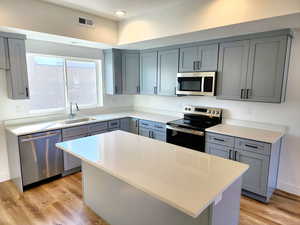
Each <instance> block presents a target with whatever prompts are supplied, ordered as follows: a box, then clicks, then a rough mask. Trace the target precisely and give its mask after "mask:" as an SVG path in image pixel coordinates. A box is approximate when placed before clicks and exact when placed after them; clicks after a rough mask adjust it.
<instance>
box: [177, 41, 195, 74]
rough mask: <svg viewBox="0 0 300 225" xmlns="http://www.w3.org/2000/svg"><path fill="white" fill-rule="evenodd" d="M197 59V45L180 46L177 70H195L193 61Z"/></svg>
mask: <svg viewBox="0 0 300 225" xmlns="http://www.w3.org/2000/svg"><path fill="white" fill-rule="evenodd" d="M197 60H198V47H197V46H193V47H186V48H180V59H179V72H193V71H195V62H196V61H197Z"/></svg>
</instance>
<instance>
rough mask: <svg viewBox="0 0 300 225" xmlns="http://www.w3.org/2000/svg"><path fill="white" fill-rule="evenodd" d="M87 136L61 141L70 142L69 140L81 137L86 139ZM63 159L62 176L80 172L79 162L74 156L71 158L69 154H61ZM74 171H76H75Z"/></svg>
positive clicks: (80, 136)
mask: <svg viewBox="0 0 300 225" xmlns="http://www.w3.org/2000/svg"><path fill="white" fill-rule="evenodd" d="M87 136H88V135H84V134H83V135H78V136H74V137H67V138H63V141H70V140H75V139H78V138H83V137H87ZM63 153H64V154H63V156H64V157H63V158H64V175H67V174H70V173H73V172H77V171H79V170H80V167H81V160H80V159H79V158H77V157H75V156H72V155H71V154H69V153H67V152H65V151H64V152H63ZM75 170H76V171H75Z"/></svg>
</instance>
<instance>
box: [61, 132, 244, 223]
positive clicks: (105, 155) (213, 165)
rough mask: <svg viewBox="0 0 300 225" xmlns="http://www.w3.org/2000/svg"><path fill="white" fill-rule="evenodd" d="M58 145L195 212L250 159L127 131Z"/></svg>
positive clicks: (235, 176)
mask: <svg viewBox="0 0 300 225" xmlns="http://www.w3.org/2000/svg"><path fill="white" fill-rule="evenodd" d="M57 147H58V148H60V149H62V150H64V151H66V152H68V153H70V154H72V155H74V156H76V157H78V158H80V159H81V160H83V161H85V162H87V163H89V164H91V165H93V166H95V167H98V168H99V169H101V170H103V171H106V172H107V173H109V174H111V175H112V176H115V177H117V178H119V179H121V180H123V181H124V182H126V183H128V184H130V185H132V186H134V187H136V188H138V189H140V190H142V191H144V192H145V193H147V194H149V195H151V196H153V197H155V198H157V199H159V200H161V201H163V202H165V203H166V204H169V205H171V206H172V207H174V208H177V209H179V210H181V211H183V212H184V213H186V214H188V215H190V216H193V217H197V216H198V215H200V214H201V212H202V211H203V210H204V209H206V208H207V207H208V206H209V205H210V204H211V203H213V202H214V201H215V200H216V199H217V198H218V197H219V196H220V195H221V194H222V192H223V191H225V190H226V189H227V188H228V187H229V186H230V185H231V184H232V183H233V182H234V181H236V180H237V179H238V178H239V177H241V176H242V175H243V173H244V172H245V171H246V170H247V169H248V165H246V164H242V163H239V162H235V161H232V160H226V159H222V158H219V157H216V156H212V155H208V154H205V153H201V152H197V151H194V150H190V149H187V148H183V147H180V146H176V145H172V144H168V143H165V142H161V141H157V140H153V139H150V138H146V137H143V136H138V135H135V134H131V133H127V132H124V131H113V132H108V133H104V134H100V135H96V136H90V137H86V138H81V139H76V140H72V141H66V142H62V143H59V144H57Z"/></svg>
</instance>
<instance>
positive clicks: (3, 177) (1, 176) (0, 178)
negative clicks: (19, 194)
mask: <svg viewBox="0 0 300 225" xmlns="http://www.w3.org/2000/svg"><path fill="white" fill-rule="evenodd" d="M8 180H10V177H9V175H8V174H5V173H4V174H0V182H4V181H8Z"/></svg>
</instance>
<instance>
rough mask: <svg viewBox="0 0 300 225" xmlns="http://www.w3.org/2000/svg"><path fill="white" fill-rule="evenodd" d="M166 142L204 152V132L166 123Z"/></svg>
mask: <svg viewBox="0 0 300 225" xmlns="http://www.w3.org/2000/svg"><path fill="white" fill-rule="evenodd" d="M167 142H168V143H171V144H175V145H179V146H182V147H186V148H190V149H193V150H196V151H200V152H205V137H204V132H202V131H196V130H191V129H186V128H181V127H176V126H170V125H167Z"/></svg>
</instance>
